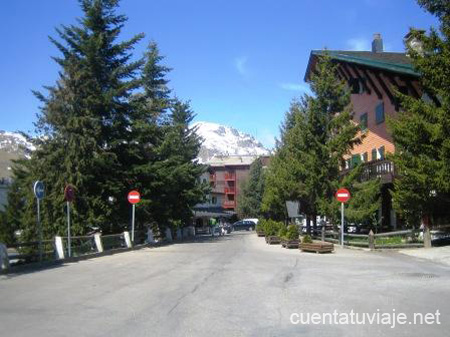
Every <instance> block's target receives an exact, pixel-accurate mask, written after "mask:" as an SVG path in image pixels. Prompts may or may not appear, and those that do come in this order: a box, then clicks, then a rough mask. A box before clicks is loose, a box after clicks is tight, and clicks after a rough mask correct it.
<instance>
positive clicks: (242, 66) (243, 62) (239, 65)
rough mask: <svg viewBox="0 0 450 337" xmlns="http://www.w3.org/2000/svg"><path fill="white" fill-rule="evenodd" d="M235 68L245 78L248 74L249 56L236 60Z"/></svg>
mask: <svg viewBox="0 0 450 337" xmlns="http://www.w3.org/2000/svg"><path fill="white" fill-rule="evenodd" d="M234 66H235V67H236V69H237V71H238V73H239V74H241V75H243V76H245V75H247V74H248V69H247V56H240V57H236V58H235V59H234Z"/></svg>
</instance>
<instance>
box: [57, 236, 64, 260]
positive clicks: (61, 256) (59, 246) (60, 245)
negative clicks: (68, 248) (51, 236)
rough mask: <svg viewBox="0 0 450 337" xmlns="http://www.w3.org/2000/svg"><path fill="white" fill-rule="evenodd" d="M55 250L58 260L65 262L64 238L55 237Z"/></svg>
mask: <svg viewBox="0 0 450 337" xmlns="http://www.w3.org/2000/svg"><path fill="white" fill-rule="evenodd" d="M55 248H56V259H58V260H64V258H65V254H64V243H63V238H62V237H60V236H55Z"/></svg>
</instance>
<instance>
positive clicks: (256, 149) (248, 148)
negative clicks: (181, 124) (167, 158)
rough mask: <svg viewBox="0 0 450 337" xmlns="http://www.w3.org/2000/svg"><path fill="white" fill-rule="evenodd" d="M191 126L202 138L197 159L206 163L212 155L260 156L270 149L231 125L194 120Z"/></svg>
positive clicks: (267, 153)
mask: <svg viewBox="0 0 450 337" xmlns="http://www.w3.org/2000/svg"><path fill="white" fill-rule="evenodd" d="M192 127H194V128H196V129H197V134H198V135H199V136H200V137H202V138H203V144H202V147H201V149H200V153H199V160H200V161H201V162H202V163H206V162H208V161H209V160H211V158H213V157H214V156H229V155H240V156H262V155H269V154H270V151H269V150H267V149H266V148H264V146H263V145H262V144H261V143H260V142H259V141H257V140H256V139H255V138H254V137H253V136H250V135H248V134H246V133H243V132H241V131H238V130H236V129H234V128H232V127H229V126H224V125H220V124H216V123H210V122H196V123H194V124H192Z"/></svg>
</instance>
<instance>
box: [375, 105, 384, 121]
mask: <svg viewBox="0 0 450 337" xmlns="http://www.w3.org/2000/svg"><path fill="white" fill-rule="evenodd" d="M375 121H376V123H377V124H381V123H383V122H384V103H383V102H381V103H380V104H378V105H377V106H376V108H375Z"/></svg>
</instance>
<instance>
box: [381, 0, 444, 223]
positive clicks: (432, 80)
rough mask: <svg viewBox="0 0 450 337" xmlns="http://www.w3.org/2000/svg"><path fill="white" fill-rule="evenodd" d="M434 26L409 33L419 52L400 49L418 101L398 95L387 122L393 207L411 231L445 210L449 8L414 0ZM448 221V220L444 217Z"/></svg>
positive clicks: (437, 0)
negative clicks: (411, 70)
mask: <svg viewBox="0 0 450 337" xmlns="http://www.w3.org/2000/svg"><path fill="white" fill-rule="evenodd" d="M418 3H419V5H420V6H422V7H423V8H424V9H426V10H427V11H429V12H430V13H431V14H433V15H435V16H436V17H437V18H438V19H439V21H440V27H439V31H438V30H435V29H433V28H432V29H431V31H430V32H429V34H428V35H427V34H425V33H424V32H423V31H418V30H414V29H412V30H411V31H410V33H411V35H412V37H413V38H414V39H416V41H417V42H418V43H416V46H417V45H419V46H421V47H420V48H418V49H416V48H411V46H408V45H407V46H406V47H407V49H408V54H409V55H410V57H411V60H412V63H413V65H414V67H415V69H416V70H417V71H418V72H419V73H420V74H421V78H420V82H421V86H422V89H423V92H424V93H425V94H424V96H423V97H424V98H423V99H415V98H413V97H410V96H406V95H402V94H400V93H398V96H399V98H400V101H401V108H402V109H401V110H400V112H399V114H398V116H397V118H395V119H394V118H392V119H390V120H389V121H388V122H389V126H390V128H391V131H392V135H393V139H394V143H395V146H396V152H395V154H393V155H392V156H391V158H392V160H393V162H394V164H395V168H396V170H397V172H398V174H399V179H396V181H395V185H394V191H393V200H394V207H395V209H396V210H397V212H399V213H400V214H401V215H403V217H404V218H405V219H406V220H407V222H408V223H409V224H410V225H411V226H418V225H419V224H420V222H421V220H422V221H424V222H425V223H426V224H430V225H432V224H433V222H435V221H436V220H437V218H438V217H440V216H443V215H445V214H446V213H447V211H446V210H447V209H448V206H449V204H450V202H449V200H450V93H449V92H448V88H449V87H450V3H449V2H448V1H442V0H419V1H418ZM447 216H448V215H447Z"/></svg>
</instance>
